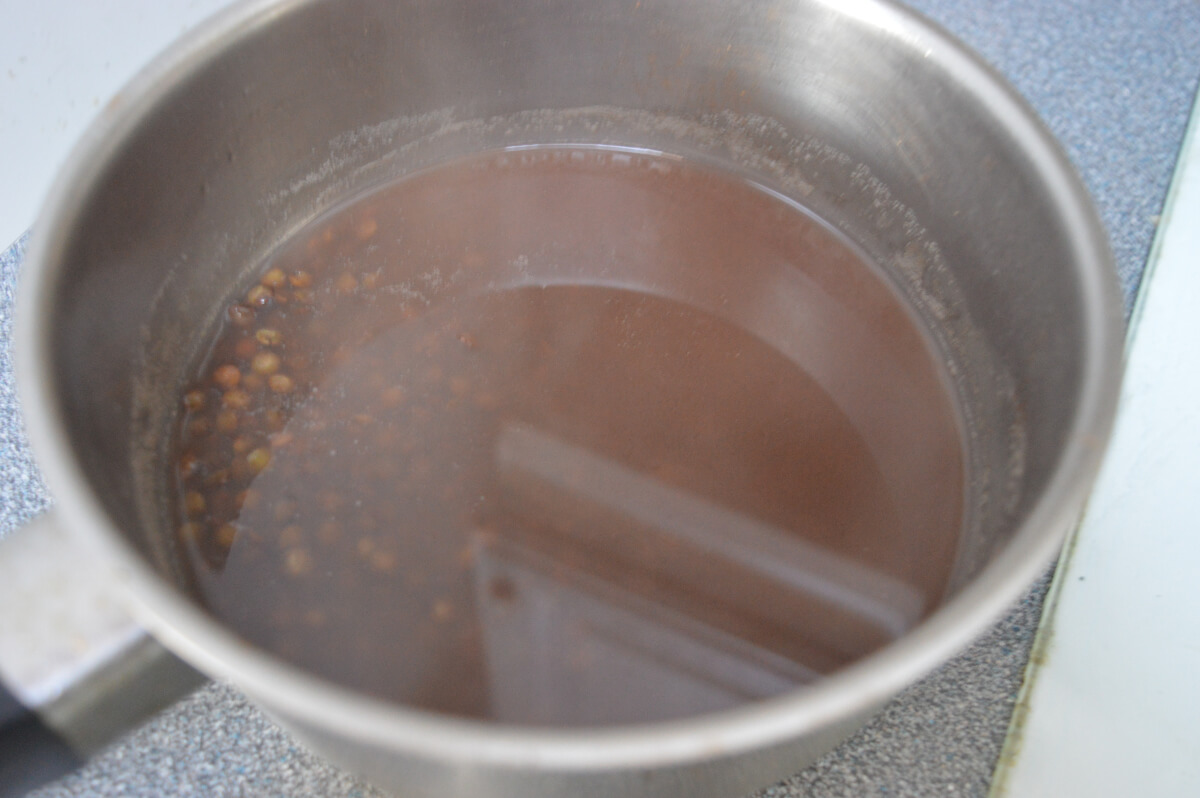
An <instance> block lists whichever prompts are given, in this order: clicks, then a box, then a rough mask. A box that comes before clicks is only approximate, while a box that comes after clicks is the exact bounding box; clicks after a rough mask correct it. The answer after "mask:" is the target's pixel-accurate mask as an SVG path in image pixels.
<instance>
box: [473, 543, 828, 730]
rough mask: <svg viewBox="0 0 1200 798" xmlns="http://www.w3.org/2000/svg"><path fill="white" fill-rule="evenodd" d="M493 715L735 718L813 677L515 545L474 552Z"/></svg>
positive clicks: (604, 720) (559, 721)
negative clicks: (735, 710)
mask: <svg viewBox="0 0 1200 798" xmlns="http://www.w3.org/2000/svg"><path fill="white" fill-rule="evenodd" d="M475 563H476V567H475V576H476V606H477V607H478V610H479V615H480V620H481V622H482V624H483V629H484V632H483V634H484V638H483V643H484V657H485V660H486V663H487V676H488V680H489V688H490V692H491V697H492V712H493V714H494V716H495V717H497V718H498V719H500V720H502V721H506V722H513V723H526V724H553V725H583V724H614V723H630V722H637V721H647V720H653V719H665V718H673V717H682V716H686V715H692V714H696V713H700V712H712V711H717V710H721V709H727V708H730V707H734V706H737V705H738V704H742V703H745V702H746V701H751V700H756V699H761V698H766V697H769V696H772V695H777V694H779V693H781V692H784V691H786V690H788V689H790V688H792V687H795V686H797V685H800V684H803V683H805V682H808V681H810V680H812V679H813V678H814V677H815V676H816V674H815V673H813V672H812V671H810V670H808V669H806V668H804V667H802V666H800V665H798V664H796V663H794V662H792V661H790V660H788V659H786V658H784V657H781V656H779V655H777V654H773V653H771V652H769V651H766V650H765V649H762V648H759V647H757V646H754V645H752V644H750V643H747V642H745V641H743V640H739V639H737V638H735V637H733V636H731V635H729V634H726V633H724V632H721V631H719V630H717V629H714V628H713V627H711V626H708V625H706V624H704V623H701V622H699V621H696V620H694V619H691V618H688V617H686V616H684V615H681V614H679V613H676V612H673V611H671V610H668V609H666V608H664V607H662V606H659V605H656V604H654V603H652V602H649V601H645V600H644V599H641V598H639V597H637V596H634V595H632V594H630V593H628V592H626V591H623V590H621V589H620V588H618V587H616V586H614V585H612V584H609V583H606V582H605V581H603V580H601V579H597V578H594V577H591V576H588V575H586V574H583V573H581V572H577V571H573V570H571V569H567V568H564V567H563V566H562V565H561V564H556V563H553V562H552V561H549V560H546V559H545V558H542V557H540V556H539V555H536V554H534V553H532V552H530V551H528V550H525V549H523V548H521V547H519V546H515V545H512V544H504V543H493V544H489V545H480V546H478V547H477V550H476V560H475Z"/></svg>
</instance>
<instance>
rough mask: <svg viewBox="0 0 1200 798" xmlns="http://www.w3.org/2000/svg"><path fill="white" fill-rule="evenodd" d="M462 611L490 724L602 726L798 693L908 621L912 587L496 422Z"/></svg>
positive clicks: (590, 454)
mask: <svg viewBox="0 0 1200 798" xmlns="http://www.w3.org/2000/svg"><path fill="white" fill-rule="evenodd" d="M495 457H496V462H495V466H496V469H497V473H498V478H499V479H498V482H499V485H500V490H501V496H502V500H501V505H502V508H503V511H502V513H501V518H499V519H497V521H498V522H497V523H496V524H495V525H494V527H493V533H494V534H491V533H490V534H488V535H487V536H486V537H481V538H480V539H479V540H478V541H476V549H477V552H476V554H477V559H476V563H477V566H476V572H475V578H476V601H477V607H478V610H479V613H480V620H481V622H482V624H483V627H484V630H483V636H484V649H485V652H486V653H485V656H486V659H487V671H488V678H489V680H490V682H491V684H490V689H491V695H492V700H493V707H492V711H493V713H494V715H495V716H496V717H498V718H499V719H501V720H505V721H510V722H519V723H534V724H538V723H542V724H605V723H608V724H612V723H621V722H636V721H647V720H655V719H663V718H670V717H679V716H684V715H691V714H696V713H699V712H708V711H715V710H719V709H724V708H729V707H733V706H736V705H738V704H742V703H745V702H746V701H748V700H755V699H761V698H766V697H769V696H772V695H776V694H778V693H781V692H784V691H786V690H788V689H790V688H792V687H795V686H797V685H801V684H804V683H806V682H809V681H811V680H813V679H814V678H816V677H817V676H819V675H820V674H822V673H827V672H829V671H830V670H833V669H835V668H837V667H840V666H841V665H844V664H846V663H847V662H850V661H853V660H854V659H856V658H858V657H860V656H863V655H864V654H867V653H869V652H870V651H872V650H874V649H875V648H877V647H879V646H881V645H885V644H886V643H888V642H890V641H891V640H893V639H894V638H895V637H898V636H899V635H900V634H902V633H903V632H904V631H905V630H906V629H907V628H908V627H909V626H911V625H912V623H914V622H915V620H916V619H917V618H918V617H919V615H920V612H921V609H922V603H923V602H922V597H921V595H920V593H919V592H918V591H917V590H915V589H914V588H912V587H911V586H909V585H907V584H905V583H903V582H901V581H899V580H897V579H895V578H894V577H892V576H889V575H887V574H884V573H881V572H879V571H877V570H874V569H872V568H870V567H869V566H867V565H865V564H863V563H860V562H858V561H856V560H854V559H852V558H850V557H848V556H846V555H845V554H841V553H837V552H833V551H830V550H828V549H825V548H823V547H820V546H817V545H815V544H813V543H811V542H809V541H806V540H804V539H803V538H802V537H801V536H800V535H798V534H796V533H793V532H789V531H787V530H784V529H780V528H777V527H774V526H772V525H770V524H767V523H763V522H760V521H758V520H756V519H754V518H751V517H749V516H747V515H744V514H742V513H739V512H737V511H735V510H733V509H730V508H728V507H724V506H721V505H719V504H715V503H713V502H712V501H709V500H708V499H706V498H704V497H702V496H698V495H695V494H693V493H690V492H688V491H686V490H683V489H681V488H679V487H676V486H673V485H669V484H666V483H664V482H662V481H660V480H658V479H656V478H655V477H653V476H651V475H648V474H644V473H640V472H639V471H636V470H634V469H631V468H629V467H627V466H625V465H623V464H621V463H619V462H616V461H614V460H612V459H610V458H608V457H605V456H604V455H602V454H599V453H597V452H594V451H591V450H589V449H585V448H582V447H579V446H576V445H574V444H571V443H567V442H565V441H562V440H560V439H558V438H556V437H553V436H551V435H549V434H546V433H544V432H541V431H539V430H535V429H532V428H530V427H527V426H524V425H516V424H509V425H506V426H505V427H504V428H503V429H502V431H501V433H500V435H499V437H498V439H497V444H496V452H495Z"/></svg>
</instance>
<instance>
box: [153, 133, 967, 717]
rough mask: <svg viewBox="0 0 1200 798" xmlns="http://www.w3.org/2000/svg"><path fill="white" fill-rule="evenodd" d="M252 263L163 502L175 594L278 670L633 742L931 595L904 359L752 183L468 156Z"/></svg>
mask: <svg viewBox="0 0 1200 798" xmlns="http://www.w3.org/2000/svg"><path fill="white" fill-rule="evenodd" d="M268 269H270V270H271V271H266V272H265V276H264V277H263V284H264V285H263V287H256V288H255V289H254V290H253V291H252V292H251V294H250V295H248V297H247V300H246V302H245V304H241V305H238V306H236V307H235V308H233V309H231V316H230V319H231V320H230V321H229V322H227V323H226V324H225V325H224V326H223V327H222V328H221V329H220V330H219V331H218V333H217V334H216V336H215V342H214V343H213V345H212V348H211V355H210V357H208V358H207V360H206V361H205V363H204V364H203V366H202V368H200V369H199V372H198V374H197V375H196V381H195V385H194V386H193V387H192V389H191V390H190V391H189V392H188V393H187V395H186V396H185V407H187V408H189V409H187V410H185V412H184V413H183V415H182V418H181V423H180V429H179V430H178V432H177V438H176V440H177V443H176V462H177V463H178V468H177V473H176V474H175V482H174V484H175V486H176V488H177V495H178V501H177V506H178V513H179V516H180V522H181V526H180V529H181V533H180V538H181V546H180V548H181V550H182V551H183V552H184V557H185V560H186V562H187V563H188V566H189V571H190V573H191V576H192V578H193V580H194V584H195V587H196V590H197V591H198V593H199V595H200V597H201V600H202V601H203V602H204V603H205V605H206V606H207V607H208V608H209V609H210V610H211V611H212V612H213V613H214V614H215V615H217V616H218V617H220V618H221V619H223V620H224V621H225V622H227V623H228V624H230V625H231V626H232V627H233V628H234V629H236V630H237V631H238V632H239V633H240V634H242V635H244V636H245V637H246V638H247V639H249V640H251V641H253V642H254V643H257V644H259V645H261V646H263V647H265V648H267V649H269V650H272V651H274V652H276V653H278V654H279V655H280V656H282V657H284V658H286V659H288V660H290V661H292V662H295V663H297V664H298V665H300V666H302V667H304V668H307V669H309V670H311V671H313V672H316V673H318V674H321V675H324V676H326V677H328V678H330V679H333V680H336V681H338V682H341V683H344V684H347V685H350V686H352V687H355V688H358V689H361V690H363V691H366V692H368V693H371V694H376V695H380V696H385V697H388V698H391V699H394V700H396V701H398V702H402V703H405V704H408V705H411V706H416V707H421V708H425V709H430V710H436V711H441V712H448V713H454V714H458V715H466V716H474V717H482V718H490V719H495V720H499V721H504V722H512V723H526V724H560V725H580V724H611V723H625V722H640V721H652V720H659V719H663V718H671V717H680V716H685V715H690V714H695V713H700V712H706V711H712V710H718V709H722V708H727V707H730V706H734V705H737V704H738V703H741V702H745V701H749V700H755V699H759V698H763V697H767V696H770V695H774V694H777V693H779V692H782V691H785V690H788V689H792V688H793V687H795V686H796V685H799V684H803V683H805V682H808V681H811V680H812V679H814V678H817V677H818V676H819V675H821V674H823V673H827V672H829V671H831V670H833V669H836V668H837V667H839V666H842V665H844V664H846V663H848V662H850V661H853V660H854V659H856V658H858V657H861V656H863V655H864V654H866V653H869V652H870V651H872V650H874V649H875V648H877V647H879V646H881V645H883V644H886V643H887V642H888V641H890V640H891V639H893V638H894V637H896V636H898V635H899V634H901V633H903V632H904V631H905V630H906V629H907V628H909V627H910V626H911V625H913V624H914V623H915V622H916V621H918V620H919V619H920V618H921V617H923V615H925V614H927V613H928V612H929V611H930V609H931V608H932V606H933V604H934V602H935V601H936V600H937V598H938V597H939V595H940V592H941V590H942V589H943V586H944V584H945V582H946V579H947V576H948V572H949V568H950V565H951V562H952V559H953V555H954V551H955V546H956V543H957V540H958V535H959V531H960V525H961V515H962V498H961V496H962V484H963V483H962V456H961V444H960V440H959V436H958V431H957V429H958V428H957V424H956V421H955V419H956V416H955V412H954V407H953V405H952V402H951V400H950V397H949V394H948V392H947V390H946V388H945V385H944V383H943V381H942V379H941V378H940V376H939V375H940V371H939V369H938V367H937V365H936V361H935V360H934V358H933V356H932V353H931V349H930V347H929V346H928V344H927V341H926V339H925V338H924V337H923V335H922V334H921V333H920V331H919V330H918V329H917V328H916V326H915V325H914V324H913V322H912V320H911V317H910V316H909V314H908V313H907V312H906V311H905V309H904V307H903V306H902V305H901V303H900V302H899V301H898V300H897V298H896V297H895V295H894V294H893V292H892V291H891V290H890V289H889V288H888V287H887V286H886V285H885V284H884V283H883V282H882V281H881V280H880V279H879V278H878V277H877V276H876V274H875V272H874V271H873V270H872V269H871V268H869V267H868V266H867V265H866V264H865V263H863V262H862V260H861V259H860V258H859V257H858V255H857V254H856V253H855V252H854V251H853V250H851V249H850V248H849V247H847V246H846V245H845V244H844V243H843V242H842V241H841V240H840V239H838V238H837V237H836V236H834V235H833V234H831V233H830V232H829V231H828V229H826V228H825V227H823V226H822V225H820V224H818V223H816V222H814V221H813V220H812V219H811V218H809V217H808V216H807V215H805V214H804V213H803V212H801V211H799V210H798V209H797V208H795V207H794V206H792V205H791V204H789V203H788V202H786V201H784V200H782V199H780V198H778V197H775V196H773V195H771V194H770V193H768V192H766V191H764V190H762V189H760V188H757V187H755V186H753V185H751V184H749V183H746V182H744V181H742V180H739V179H738V178H736V177H734V176H731V175H727V174H723V173H720V172H716V171H712V170H709V169H707V168H702V167H699V166H696V165H691V164H687V163H685V162H681V161H679V160H677V159H673V158H668V157H666V156H657V155H648V154H639V153H632V152H625V151H613V150H603V149H584V148H558V149H554V148H543V149H532V150H525V151H515V152H506V153H491V154H486V155H481V156H477V157H474V158H471V159H468V160H463V161H459V162H455V163H452V164H450V165H446V166H443V167H439V168H437V169H435V170H432V171H429V172H426V173H422V174H419V175H416V176H414V177H410V178H408V179H405V180H403V181H401V182H398V183H396V184H394V185H391V186H388V187H386V188H384V189H383V190H380V191H378V192H376V193H374V194H371V195H370V196H367V197H366V198H364V199H362V200H360V201H358V202H356V203H355V204H353V205H350V206H349V207H346V208H344V209H342V210H339V211H337V212H335V213H333V214H331V215H329V216H328V217H326V218H324V219H321V220H319V221H318V222H317V223H315V224H314V225H312V226H311V227H310V228H308V229H306V230H305V231H304V232H302V233H301V234H300V235H298V236H297V237H296V238H295V239H294V240H293V241H292V242H291V243H290V244H289V245H288V246H286V247H285V248H284V249H283V250H282V251H281V252H279V253H278V256H277V257H276V258H275V259H274V261H273V262H272V263H270V264H268ZM230 366H232V367H233V368H229V367H230ZM222 367H224V368H222ZM235 382H236V384H234V383H235Z"/></svg>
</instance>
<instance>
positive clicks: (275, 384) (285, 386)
mask: <svg viewBox="0 0 1200 798" xmlns="http://www.w3.org/2000/svg"><path fill="white" fill-rule="evenodd" d="M267 385H269V386H271V390H272V391H274V392H275V393H291V392H292V391H293V390H295V388H296V383H295V381H294V380H293V379H292V378H291V377H289V376H288V375H286V374H272V375H271V376H270V377H268V378H267Z"/></svg>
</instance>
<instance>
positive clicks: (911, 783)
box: [0, 0, 1200, 798]
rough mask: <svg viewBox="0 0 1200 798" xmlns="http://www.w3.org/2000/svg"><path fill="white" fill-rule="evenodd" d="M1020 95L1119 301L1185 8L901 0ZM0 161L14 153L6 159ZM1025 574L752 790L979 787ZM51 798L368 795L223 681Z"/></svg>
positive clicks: (1002, 714)
mask: <svg viewBox="0 0 1200 798" xmlns="http://www.w3.org/2000/svg"><path fill="white" fill-rule="evenodd" d="M911 5H913V6H915V7H916V8H917V9H918V10H920V11H922V12H924V13H925V14H927V15H928V16H930V17H931V18H933V19H934V20H936V21H938V22H939V23H941V24H942V25H943V26H945V27H946V28H948V29H949V30H950V31H952V32H953V33H955V34H957V35H958V36H959V37H960V38H962V39H963V40H965V41H966V42H967V43H968V44H969V45H971V46H972V47H974V48H975V49H976V50H978V51H979V52H980V53H982V55H983V56H984V58H986V59H987V60H988V61H990V62H991V63H992V64H993V65H994V66H996V68H997V69H998V70H999V71H1000V72H1001V73H1002V74H1004V75H1005V76H1006V77H1007V78H1008V79H1009V80H1010V81H1011V82H1012V83H1013V84H1014V85H1015V86H1016V88H1017V89H1018V90H1019V91H1020V92H1021V93H1022V94H1024V95H1025V97H1026V98H1028V99H1029V101H1030V102H1031V103H1032V105H1033V106H1034V108H1035V109H1036V110H1037V111H1038V113H1039V114H1041V116H1042V118H1043V119H1044V120H1045V121H1046V123H1047V124H1048V125H1049V127H1050V129H1051V130H1052V131H1053V132H1054V134H1055V135H1056V136H1058V137H1059V139H1060V140H1061V141H1062V143H1063V144H1064V146H1065V148H1066V150H1067V152H1068V154H1069V155H1070V157H1071V159H1072V160H1073V161H1074V163H1075V165H1076V166H1077V168H1078V169H1079V171H1080V172H1081V174H1082V175H1083V178H1084V181H1085V182H1086V183H1087V185H1088V187H1089V188H1090V189H1091V191H1092V192H1093V196H1094V197H1095V199H1096V203H1097V205H1098V206H1099V209H1100V212H1101V215H1102V217H1103V218H1104V221H1105V222H1106V224H1107V226H1108V229H1109V231H1110V234H1111V237H1112V242H1113V248H1114V250H1115V252H1116V256H1117V264H1118V267H1119V270H1120V275H1121V280H1122V283H1123V285H1124V288H1125V294H1126V303H1127V306H1129V305H1131V304H1132V301H1133V297H1134V295H1135V292H1136V291H1137V288H1138V284H1139V281H1140V279H1141V276H1142V271H1143V267H1144V264H1145V260H1146V255H1147V253H1148V251H1149V248H1150V245H1151V241H1152V238H1153V235H1154V230H1155V225H1156V222H1157V214H1158V213H1159V210H1160V208H1161V205H1162V202H1163V198H1164V196H1165V194H1166V190H1167V185H1168V181H1169V179H1170V176H1171V173H1172V169H1173V166H1174V163H1175V157H1176V152H1177V150H1178V148H1179V144H1180V141H1181V138H1182V136H1183V132H1184V128H1185V125H1186V122H1187V117H1188V113H1189V110H1190V107H1191V103H1192V99H1193V95H1194V93H1195V90H1196V85H1197V79H1198V78H1200V2H1198V0H991V1H989V2H985V1H984V0H914V1H913V2H911ZM6 157H14V154H11V153H10V154H7V156H6ZM21 251H22V245H21V243H20V242H19V243H18V244H17V245H14V247H13V248H11V249H10V250H9V251H8V252H6V253H5V254H4V256H3V257H2V258H0V535H2V534H3V533H4V532H6V531H8V530H10V529H12V528H14V527H15V526H17V525H18V524H20V523H21V522H22V521H24V520H25V519H27V518H29V517H31V516H32V515H33V514H35V513H37V512H38V511H40V510H41V509H43V508H44V507H45V506H46V505H47V503H48V499H47V497H46V494H45V492H44V489H43V487H42V485H41V481H40V479H39V478H38V477H37V475H36V472H35V471H34V468H33V464H32V459H31V457H30V456H29V453H28V450H27V448H26V444H25V442H24V438H23V435H22V433H21V428H20V420H19V415H18V411H17V407H16V402H15V397H14V391H13V386H12V369H11V357H10V346H9V342H10V336H11V314H12V295H13V287H14V283H15V280H16V277H17V273H18V271H19V267H20V254H21ZM1045 585H1046V581H1045V580H1042V581H1041V582H1040V583H1039V584H1038V585H1035V586H1034V587H1033V588H1032V589H1031V590H1030V592H1029V593H1028V594H1027V595H1026V596H1025V597H1024V598H1023V599H1021V600H1020V601H1019V602H1018V603H1017V605H1016V606H1014V607H1013V608H1012V610H1011V612H1010V613H1009V614H1008V615H1007V616H1006V617H1005V618H1004V619H1002V620H1001V621H1000V622H999V623H997V624H996V626H995V627H994V628H993V629H992V630H991V631H990V632H988V633H987V634H986V635H985V636H984V637H983V638H981V639H980V640H979V641H978V642H977V643H976V644H975V645H973V646H972V647H971V648H969V649H968V650H967V651H965V652H964V653H962V654H961V655H959V656H958V657H957V658H955V659H954V660H953V661H951V662H950V663H948V664H947V665H945V666H944V667H942V668H941V669H939V670H938V671H937V672H935V673H934V674H932V675H931V676H929V677H928V678H926V679H925V680H923V681H922V682H920V683H918V684H917V685H915V686H913V687H912V688H910V689H909V690H907V691H906V692H905V693H903V694H902V695H901V696H900V697H898V698H897V699H896V700H894V701H893V702H892V703H891V704H889V705H888V706H887V708H886V709H884V711H883V712H882V713H881V714H880V715H879V716H877V717H876V718H875V719H874V720H872V721H871V722H870V723H869V724H868V725H867V726H866V727H865V728H864V729H863V730H862V731H860V732H859V733H858V734H857V735H855V736H854V737H853V738H852V739H851V740H849V741H848V742H847V743H845V744H844V745H842V746H841V747H839V748H838V749H836V750H835V751H834V752H832V753H831V754H829V755H828V756H826V757H825V758H824V759H822V760H821V761H820V762H818V763H817V764H815V765H813V766H812V767H810V768H808V769H806V770H804V771H802V772H800V773H798V774H796V775H795V776H793V777H792V778H790V779H787V780H786V781H784V782H782V783H781V784H779V785H776V786H774V787H771V788H769V789H768V790H766V791H765V793H764V795H766V796H772V798H783V797H784V796H812V797H814V798H816V797H817V796H820V797H822V798H825V797H827V796H828V797H832V796H875V795H878V796H932V795H938V796H941V795H967V796H982V795H985V794H986V793H987V790H988V784H989V780H990V776H991V773H992V769H993V767H994V766H995V761H996V758H997V755H998V754H999V751H1000V746H1001V744H1002V742H1003V740H1004V736H1005V732H1006V729H1007V724H1008V721H1009V717H1010V715H1011V712H1012V707H1013V703H1014V701H1015V698H1016V694H1017V691H1018V689H1019V686H1020V682H1021V675H1022V671H1023V669H1024V666H1025V662H1026V659H1027V657H1028V651H1029V645H1030V643H1031V640H1032V636H1033V633H1034V630H1035V628H1036V626H1037V621H1038V616H1039V611H1040V605H1041V596H1042V595H1043V593H1044V591H1045ZM36 795H37V796H38V797H39V798H50V797H51V796H56V797H58V796H146V797H147V798H149V797H150V796H155V797H157V796H170V795H181V796H182V795H188V796H193V795H194V796H298V797H302V796H322V798H326V797H330V798H332V797H334V796H374V795H378V793H377V792H376V791H374V790H373V789H372V788H370V787H369V786H367V785H365V784H363V783H362V782H360V781H358V780H356V779H354V778H353V777H351V776H348V775H346V774H343V773H341V772H339V771H336V770H334V769H332V768H331V767H329V766H328V765H327V764H325V763H324V762H323V761H321V760H320V759H319V758H317V757H315V756H314V755H312V754H310V753H309V752H307V751H306V750H304V749H303V748H301V747H300V746H299V745H298V744H296V743H294V742H293V741H292V740H291V739H290V738H289V737H288V736H287V735H286V734H285V733H283V732H282V731H280V730H279V729H278V728H277V727H276V726H274V724H272V723H271V722H270V721H269V720H268V719H267V718H265V717H264V716H263V715H262V714H261V713H260V712H258V711H257V710H256V709H255V708H254V707H252V706H251V705H249V704H248V703H247V702H246V701H245V700H244V699H243V698H242V697H241V696H240V695H239V694H238V693H237V692H236V691H235V690H233V689H231V688H229V687H226V686H223V685H210V686H207V687H204V688H202V689H201V690H199V691H198V692H197V693H195V694H194V695H192V696H191V697H189V698H187V699H185V700H183V701H181V702H180V703H178V704H177V705H176V706H174V707H173V708H171V709H169V710H168V711H166V712H165V713H163V714H162V715H160V716H159V717H158V718H156V719H155V720H153V721H152V722H150V723H149V724H147V725H146V726H144V727H143V728H141V729H139V730H137V731H135V732H134V733H132V734H130V735H129V736H127V737H126V738H124V739H122V740H120V741H118V742H117V743H115V744H114V745H113V746H111V747H110V748H109V749H107V750H106V751H105V752H103V753H101V754H100V755H99V756H97V757H96V758H94V759H93V760H92V761H91V762H90V763H89V764H88V765H87V766H86V767H85V768H83V770H81V771H79V772H77V773H75V774H73V775H71V776H68V777H67V778H65V779H63V780H61V781H59V782H57V783H55V784H52V785H49V786H47V787H45V788H44V789H42V790H40V791H38V792H37V793H36Z"/></svg>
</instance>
